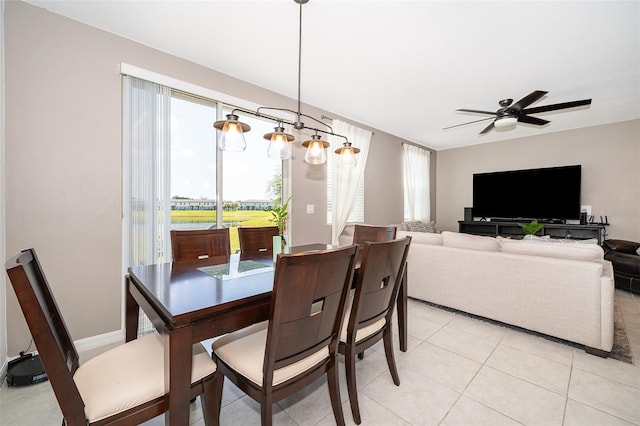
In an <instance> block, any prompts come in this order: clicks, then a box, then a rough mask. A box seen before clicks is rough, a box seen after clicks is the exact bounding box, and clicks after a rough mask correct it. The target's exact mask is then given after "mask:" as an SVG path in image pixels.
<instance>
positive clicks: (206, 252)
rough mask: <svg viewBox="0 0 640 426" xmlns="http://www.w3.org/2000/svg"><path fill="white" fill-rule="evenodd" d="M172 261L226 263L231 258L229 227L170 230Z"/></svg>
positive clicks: (198, 264)
mask: <svg viewBox="0 0 640 426" xmlns="http://www.w3.org/2000/svg"><path fill="white" fill-rule="evenodd" d="M171 251H172V254H173V262H174V263H176V264H181V265H193V266H207V265H219V264H221V263H228V262H229V259H230V258H231V242H230V239H229V228H214V229H198V230H186V231H177V230H173V231H171Z"/></svg>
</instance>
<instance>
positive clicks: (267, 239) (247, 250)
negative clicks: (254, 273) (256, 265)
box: [238, 226, 279, 260]
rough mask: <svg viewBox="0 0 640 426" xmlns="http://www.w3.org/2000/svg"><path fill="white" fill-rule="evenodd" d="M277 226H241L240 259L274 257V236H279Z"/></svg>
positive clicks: (239, 231)
mask: <svg viewBox="0 0 640 426" xmlns="http://www.w3.org/2000/svg"><path fill="white" fill-rule="evenodd" d="M278 235H279V233H278V227H277V226H260V227H243V226H241V227H239V228H238V239H239V240H240V260H246V259H259V258H268V259H272V258H273V237H277V236H278Z"/></svg>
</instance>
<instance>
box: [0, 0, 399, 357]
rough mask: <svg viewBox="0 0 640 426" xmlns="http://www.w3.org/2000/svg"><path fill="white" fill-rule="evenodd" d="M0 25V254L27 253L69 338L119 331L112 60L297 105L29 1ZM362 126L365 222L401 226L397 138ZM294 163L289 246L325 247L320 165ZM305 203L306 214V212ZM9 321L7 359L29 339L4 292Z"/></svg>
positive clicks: (298, 156)
mask: <svg viewBox="0 0 640 426" xmlns="http://www.w3.org/2000/svg"><path fill="white" fill-rule="evenodd" d="M4 23H5V31H6V35H5V58H6V59H5V61H6V111H7V114H6V159H7V165H6V186H7V195H6V223H7V232H6V247H7V256H9V255H12V254H14V253H16V252H18V251H20V250H22V249H25V248H29V247H35V248H36V250H37V252H38V255H39V257H40V260H41V262H42V263H43V266H44V268H45V271H46V273H47V276H48V279H49V282H50V285H51V286H52V288H53V291H54V292H55V295H56V297H57V299H58V304H59V305H60V308H61V309H62V311H63V312H64V314H65V318H66V320H67V324H68V326H69V329H70V331H71V334H72V335H73V338H74V339H82V338H87V337H91V336H97V335H101V334H104V333H108V332H112V331H116V330H120V329H121V321H122V312H121V308H122V288H123V275H122V273H121V256H122V255H121V253H122V250H121V246H122V242H121V234H122V226H121V221H122V219H121V218H122V212H121V196H122V192H121V176H122V168H121V77H120V74H119V70H120V63H121V62H124V63H128V64H131V65H135V66H137V67H140V68H144V69H147V70H151V71H155V72H158V73H161V74H164V75H167V76H170V77H174V78H177V79H179V80H183V81H186V82H188V83H191V84H195V85H198V86H201V87H204V88H208V89H211V90H214V91H217V92H222V93H227V94H230V95H232V96H234V97H236V98H241V99H246V100H248V101H250V102H254V103H257V104H260V105H272V106H273V105H276V106H279V107H283V108H290V109H295V108H296V101H295V100H293V99H289V98H285V97H282V96H280V95H277V94H275V93H272V92H269V91H267V90H264V89H260V88H257V87H255V86H252V85H250V84H246V83H243V82H240V81H238V80H235V79H233V78H231V77H229V76H226V75H223V74H220V73H217V72H215V71H212V70H209V69H206V68H203V67H200V66H198V65H195V64H193V63H190V62H186V61H184V60H180V59H178V58H175V57H172V56H170V55H167V54H164V53H162V52H159V51H156V50H153V49H150V48H148V47H145V46H142V45H139V44H136V43H133V42H131V41H129V40H126V39H123V38H120V37H116V36H114V35H112V34H109V33H106V32H103V31H100V30H98V29H95V28H92V27H89V26H86V25H84V24H80V23H78V22H75V21H72V20H69V19H67V18H64V17H62V16H58V15H55V14H52V13H49V12H47V11H46V10H44V9H40V8H37V7H34V6H32V5H30V4H28V3H23V2H19V1H11V2H8V3H6V11H5V20H4ZM36 29H37V30H36ZM302 109H303V112H305V113H306V114H309V115H313V116H317V117H319V116H320V114H321V113H323V114H325V115H328V116H331V117H335V118H341V117H338V116H336V115H335V114H332V113H331V112H330V111H320V110H317V109H314V108H311V107H308V106H306V105H303V107H302ZM342 119H343V120H344V118H342ZM345 121H348V120H345ZM353 124H355V125H359V124H358V123H353ZM362 127H365V126H362ZM369 130H371V131H373V132H374V133H375V136H374V137H373V139H372V154H371V155H370V157H369V158H370V159H369V163H368V167H367V172H366V176H365V177H366V179H367V180H371V181H372V182H374V185H375V187H374V188H372V187H373V186H374V185H371V186H370V185H369V184H365V187H366V188H367V189H366V191H367V192H366V196H370V197H373V196H378V197H379V198H380V200H384V201H383V202H379V203H370V202H367V205H366V212H365V215H366V220H367V221H368V222H371V223H377V222H379V223H393V222H399V221H401V220H402V209H401V208H398V207H397V205H399V203H400V202H401V188H402V186H401V185H402V183H401V182H402V181H401V176H400V175H399V174H398V173H397V172H396V171H395V170H394V171H393V173H390V169H389V168H388V167H385V164H386V163H387V160H389V161H392V162H393V163H394V164H399V162H400V158H401V154H402V147H401V143H402V141H401V140H400V139H398V138H396V137H394V136H391V135H388V134H385V133H384V132H382V131H378V130H376V129H369ZM299 142H300V141H298V143H299ZM334 149H335V148H334ZM378 149H379V150H381V151H383V153H381V154H379V153H378V152H377V150H378ZM303 156H304V152H303V150H302V149H301V148H297V149H296V150H295V157H294V159H293V162H292V167H293V170H292V175H293V183H292V191H293V194H295V195H294V197H293V200H292V220H293V223H292V232H293V243H294V244H303V243H307V242H314V241H322V242H330V229H329V227H327V225H326V213H325V212H326V191H325V183H324V182H325V176H324V173H325V171H324V166H320V167H318V166H315V167H314V166H309V165H307V164H305V163H304V162H303ZM248 178H249V177H248ZM307 204H314V206H315V214H313V215H307V214H306V205H307ZM369 216H371V218H369ZM0 309H2V308H0ZM1 313H2V310H0V314H1ZM6 314H7V329H8V332H7V339H8V353H9V355H10V356H11V355H16V354H17V352H18V351H19V350H22V349H24V348H26V347H27V346H28V344H29V340H30V336H29V333H28V330H27V328H26V325H25V323H24V320H23V318H22V314H21V312H20V311H19V308H18V306H17V302H16V300H15V296H14V295H13V291H8V292H7V309H6ZM3 323H4V322H3Z"/></svg>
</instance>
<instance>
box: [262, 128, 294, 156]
mask: <svg viewBox="0 0 640 426" xmlns="http://www.w3.org/2000/svg"><path fill="white" fill-rule="evenodd" d="M264 138H265V139H266V140H268V141H269V147H268V148H267V156H268V157H269V158H276V159H277V158H279V159H281V160H288V159H289V158H291V141H293V139H294V138H293V136H292V135H289V134H287V133H285V132H284V128H283V127H280V126H278V127H276V128H275V131H274V132H272V133H267V134H266V135H264Z"/></svg>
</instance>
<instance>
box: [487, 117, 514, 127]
mask: <svg viewBox="0 0 640 426" xmlns="http://www.w3.org/2000/svg"><path fill="white" fill-rule="evenodd" d="M517 122H518V118H517V117H509V116H507V117H499V118H496V121H494V122H493V125H494V126H495V127H496V128H499V129H503V128H505V127H511V126H515V125H516V123H517Z"/></svg>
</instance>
